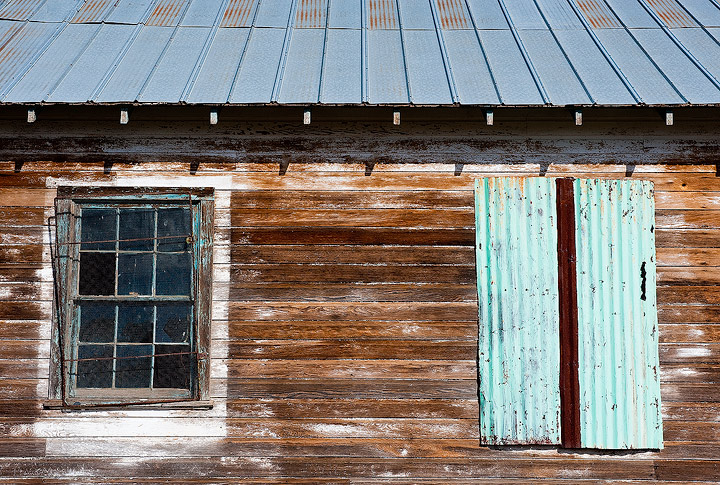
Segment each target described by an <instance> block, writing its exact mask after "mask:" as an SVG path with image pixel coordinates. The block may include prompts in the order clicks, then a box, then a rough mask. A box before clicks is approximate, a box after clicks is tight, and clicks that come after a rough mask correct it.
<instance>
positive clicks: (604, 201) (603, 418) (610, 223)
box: [575, 180, 663, 449]
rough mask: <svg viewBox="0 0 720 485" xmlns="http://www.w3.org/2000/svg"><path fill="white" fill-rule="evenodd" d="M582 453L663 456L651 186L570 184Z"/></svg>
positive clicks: (608, 182) (602, 182)
mask: <svg viewBox="0 0 720 485" xmlns="http://www.w3.org/2000/svg"><path fill="white" fill-rule="evenodd" d="M575 200H576V207H575V212H576V244H577V256H578V257H577V288H578V330H579V339H578V340H579V362H580V371H579V378H580V413H581V431H582V433H581V436H582V446H583V447H589V448H609V449H612V448H662V446H663V443H662V421H661V416H660V384H659V367H658V327H657V312H656V299H655V239H654V232H653V231H654V214H655V207H654V206H655V204H654V199H653V185H652V183H651V182H647V181H639V180H622V181H616V180H576V181H575Z"/></svg>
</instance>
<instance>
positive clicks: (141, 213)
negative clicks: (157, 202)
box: [120, 209, 155, 251]
mask: <svg viewBox="0 0 720 485" xmlns="http://www.w3.org/2000/svg"><path fill="white" fill-rule="evenodd" d="M154 237H155V211H154V210H153V209H120V239H121V241H120V250H123V251H126V250H131V251H152V250H153V247H154V246H153V238H154ZM123 239H132V241H122V240H123Z"/></svg>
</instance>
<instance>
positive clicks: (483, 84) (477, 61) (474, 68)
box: [443, 30, 500, 104]
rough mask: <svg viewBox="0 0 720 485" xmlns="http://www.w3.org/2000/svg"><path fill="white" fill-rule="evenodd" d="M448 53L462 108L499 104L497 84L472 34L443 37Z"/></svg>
mask: <svg viewBox="0 0 720 485" xmlns="http://www.w3.org/2000/svg"><path fill="white" fill-rule="evenodd" d="M443 38H444V39H445V50H446V52H447V56H448V60H449V63H450V68H451V69H452V74H453V79H454V80H455V88H456V90H457V96H458V99H459V102H460V103H461V104H498V103H499V102H500V99H499V98H498V95H497V92H496V90H495V83H494V82H493V78H492V76H491V75H490V70H489V68H488V65H487V61H486V60H485V55H484V54H483V51H482V49H481V48H480V43H479V42H478V38H477V34H476V33H475V31H473V30H448V31H446V32H444V33H443Z"/></svg>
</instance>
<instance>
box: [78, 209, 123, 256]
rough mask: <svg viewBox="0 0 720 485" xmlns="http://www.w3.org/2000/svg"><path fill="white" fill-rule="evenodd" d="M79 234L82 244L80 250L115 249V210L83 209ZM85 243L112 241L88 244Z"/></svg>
mask: <svg viewBox="0 0 720 485" xmlns="http://www.w3.org/2000/svg"><path fill="white" fill-rule="evenodd" d="M80 220H81V226H80V227H81V229H80V233H81V234H82V241H83V244H82V245H81V246H80V249H108V250H111V251H112V250H113V249H115V239H117V235H116V233H115V223H116V214H115V209H83V211H82V216H81V218H80ZM85 241H112V242H105V243H90V242H85Z"/></svg>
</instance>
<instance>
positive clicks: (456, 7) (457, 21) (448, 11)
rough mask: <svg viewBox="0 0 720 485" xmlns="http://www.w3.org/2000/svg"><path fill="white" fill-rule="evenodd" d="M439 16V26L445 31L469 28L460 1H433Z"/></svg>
mask: <svg viewBox="0 0 720 485" xmlns="http://www.w3.org/2000/svg"><path fill="white" fill-rule="evenodd" d="M435 4H436V5H437V9H438V12H439V14H440V25H442V28H443V29H446V30H458V29H468V28H470V22H469V20H468V17H469V15H468V11H467V9H466V8H465V2H464V1H462V0H435Z"/></svg>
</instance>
